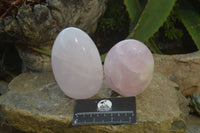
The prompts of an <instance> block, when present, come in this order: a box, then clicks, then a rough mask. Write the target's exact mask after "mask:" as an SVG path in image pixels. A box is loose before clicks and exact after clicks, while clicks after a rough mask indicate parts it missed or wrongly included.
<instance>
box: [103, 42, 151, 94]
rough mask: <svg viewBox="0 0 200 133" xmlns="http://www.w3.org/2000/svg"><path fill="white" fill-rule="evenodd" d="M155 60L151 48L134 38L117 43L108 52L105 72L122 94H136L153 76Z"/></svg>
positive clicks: (109, 83)
mask: <svg viewBox="0 0 200 133" xmlns="http://www.w3.org/2000/svg"><path fill="white" fill-rule="evenodd" d="M153 71H154V60H153V56H152V53H151V52H150V50H149V49H148V48H147V47H146V45H144V44H143V43H142V42H139V41H137V40H134V39H128V40H123V41H121V42H119V43H117V44H116V45H115V46H113V47H112V48H111V50H110V51H109V52H108V54H107V56H106V59H105V62H104V73H105V76H106V80H107V82H108V85H109V86H110V87H111V89H112V90H114V91H116V92H117V93H119V94H120V95H122V96H136V95H138V94H140V93H141V92H143V91H144V89H145V88H146V87H147V85H148V84H149V83H150V81H151V79H152V77H153Z"/></svg>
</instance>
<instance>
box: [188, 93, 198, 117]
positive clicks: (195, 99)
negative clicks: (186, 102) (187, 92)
mask: <svg viewBox="0 0 200 133" xmlns="http://www.w3.org/2000/svg"><path fill="white" fill-rule="evenodd" d="M190 105H191V106H192V107H194V108H195V110H196V112H197V113H198V114H199V115H200V95H197V94H196V93H194V94H193V95H192V96H191V100H190Z"/></svg>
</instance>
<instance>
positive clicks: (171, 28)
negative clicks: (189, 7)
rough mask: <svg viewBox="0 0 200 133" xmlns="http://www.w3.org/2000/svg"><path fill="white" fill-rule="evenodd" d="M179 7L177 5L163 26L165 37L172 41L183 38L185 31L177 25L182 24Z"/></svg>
mask: <svg viewBox="0 0 200 133" xmlns="http://www.w3.org/2000/svg"><path fill="white" fill-rule="evenodd" d="M177 7H178V6H177V5H175V7H174V9H173V10H172V11H171V13H170V15H169V16H168V18H167V20H166V21H165V23H164V24H163V26H162V28H163V31H164V36H165V37H167V38H168V39H170V40H176V39H179V38H181V37H182V36H183V30H182V29H178V28H177V27H176V24H177V23H179V22H180V18H179V15H178V14H177Z"/></svg>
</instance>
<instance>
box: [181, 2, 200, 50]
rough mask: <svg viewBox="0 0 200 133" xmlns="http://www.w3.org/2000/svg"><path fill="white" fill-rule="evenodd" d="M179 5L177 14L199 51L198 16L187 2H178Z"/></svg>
mask: <svg viewBox="0 0 200 133" xmlns="http://www.w3.org/2000/svg"><path fill="white" fill-rule="evenodd" d="M179 3H180V8H179V14H180V17H181V20H182V22H183V24H184V26H185V27H186V29H187V31H188V32H189V34H190V36H191V37H192V39H193V41H194V42H195V44H196V46H197V48H198V49H200V15H199V13H198V11H197V10H195V8H194V7H193V6H192V5H191V3H189V2H188V1H186V0H180V1H179ZM199 4H200V3H199Z"/></svg>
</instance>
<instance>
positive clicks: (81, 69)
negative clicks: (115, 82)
mask: <svg viewBox="0 0 200 133" xmlns="http://www.w3.org/2000/svg"><path fill="white" fill-rule="evenodd" d="M51 59H52V68H53V73H54V76H55V79H56V81H57V83H58V85H59V86H60V88H61V89H62V90H63V92H64V93H65V94H66V95H67V96H69V97H71V98H75V99H85V98H89V97H92V96H93V95H95V94H96V93H97V92H98V91H99V89H100V88H101V85H102V81H103V68H102V64H101V60H100V55H99V52H98V50H97V48H96V45H95V44H94V42H93V41H92V39H91V38H90V37H89V36H88V35H87V34H86V33H85V32H83V31H82V30H80V29H78V28H73V27H70V28H66V29H64V30H63V31H61V32H60V33H59V35H58V36H57V38H56V40H55V42H54V45H53V49H52V57H51Z"/></svg>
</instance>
